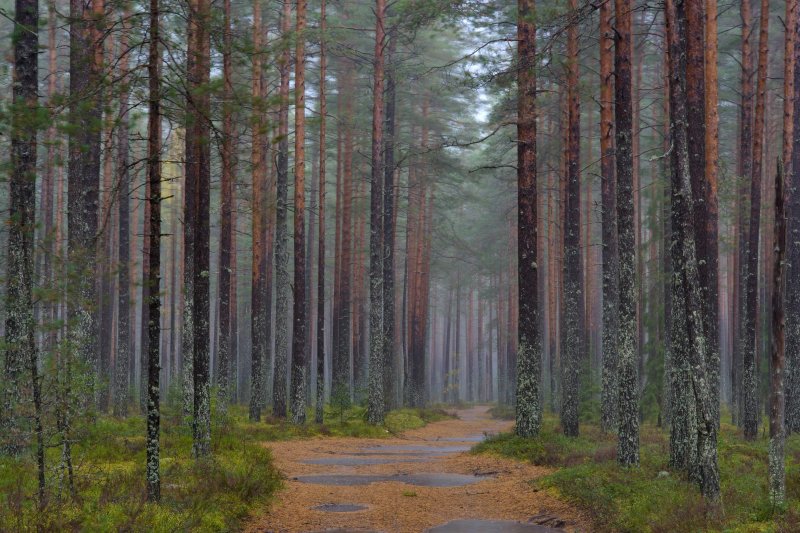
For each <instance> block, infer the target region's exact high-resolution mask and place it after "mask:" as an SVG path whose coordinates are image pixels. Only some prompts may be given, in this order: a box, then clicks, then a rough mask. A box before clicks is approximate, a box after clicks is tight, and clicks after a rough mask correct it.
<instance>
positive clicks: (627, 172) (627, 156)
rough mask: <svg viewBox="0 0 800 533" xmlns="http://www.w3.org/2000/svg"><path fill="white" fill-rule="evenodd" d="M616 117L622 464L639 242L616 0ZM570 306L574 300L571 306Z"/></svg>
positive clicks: (631, 437)
mask: <svg viewBox="0 0 800 533" xmlns="http://www.w3.org/2000/svg"><path fill="white" fill-rule="evenodd" d="M614 9H615V11H616V28H615V30H616V32H615V33H616V41H615V46H614V79H615V85H614V100H615V105H614V111H615V113H614V115H615V125H616V127H615V133H616V144H617V149H616V165H617V169H616V170H617V231H618V235H619V278H618V288H619V311H618V313H619V314H618V321H619V322H618V333H617V352H618V357H619V361H618V365H619V366H618V370H617V372H618V375H619V378H618V379H619V383H618V387H619V407H618V409H619V412H618V416H619V441H618V444H617V462H619V463H620V464H621V465H623V466H632V465H638V464H639V380H638V376H637V364H638V357H637V353H636V352H637V342H636V307H637V302H636V300H637V293H636V245H635V231H636V228H635V224H636V221H635V220H634V213H635V209H634V202H633V199H634V194H633V186H634V183H633V182H634V180H633V105H632V104H633V103H632V98H631V96H632V95H631V93H632V79H631V51H632V46H631V18H632V16H631V15H632V9H633V6H632V4H631V3H630V2H629V1H627V0H615V2H614ZM568 305H569V304H568Z"/></svg>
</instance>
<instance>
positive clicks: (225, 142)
mask: <svg viewBox="0 0 800 533" xmlns="http://www.w3.org/2000/svg"><path fill="white" fill-rule="evenodd" d="M222 24H223V30H222V31H223V34H222V78H223V80H222V100H223V101H222V149H221V154H220V155H221V166H222V169H221V174H222V179H221V183H220V242H219V283H218V287H219V350H218V353H217V393H218V394H217V405H218V409H219V411H220V413H223V414H224V413H225V412H226V411H227V404H228V400H229V396H230V387H231V376H230V370H231V369H230V367H231V262H232V261H234V260H235V259H234V257H233V256H232V255H231V239H232V238H233V229H232V222H233V217H232V215H231V210H232V207H233V206H232V203H231V202H232V199H233V187H234V180H235V179H236V178H235V176H234V174H233V171H234V164H235V163H234V158H235V157H236V150H235V147H234V146H235V145H234V143H235V138H234V137H235V131H234V125H233V106H234V102H233V35H232V32H233V28H232V27H231V0H224V1H223V23H222Z"/></svg>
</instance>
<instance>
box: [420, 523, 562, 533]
mask: <svg viewBox="0 0 800 533" xmlns="http://www.w3.org/2000/svg"><path fill="white" fill-rule="evenodd" d="M559 531H563V530H561V529H553V528H551V527H545V526H539V525H536V524H526V523H524V522H512V521H510V520H453V521H452V522H447V523H446V524H443V525H441V526H436V527H433V528H431V529H428V530H426V532H427V533H555V532H559Z"/></svg>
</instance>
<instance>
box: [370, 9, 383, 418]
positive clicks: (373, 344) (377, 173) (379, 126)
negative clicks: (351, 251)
mask: <svg viewBox="0 0 800 533" xmlns="http://www.w3.org/2000/svg"><path fill="white" fill-rule="evenodd" d="M385 18H386V4H385V2H384V0H375V55H374V59H373V61H374V74H373V76H374V81H373V86H372V176H371V181H370V220H369V227H370V229H369V310H370V311H369V407H368V409H367V419H368V420H369V422H370V423H371V424H381V423H383V415H384V412H385V404H386V398H385V396H384V393H385V391H384V390H383V385H384V379H383V373H384V372H385V371H386V358H385V350H384V345H383V343H384V342H385V339H384V335H383V333H384V329H383V320H384V316H383V311H384V308H383V261H384V249H383V222H384V215H383V207H384V205H383V202H384V197H383V181H384V175H383V111H384V109H383V96H384V95H383V85H384V80H383V76H384V58H383V48H384V45H385V42H384V40H385V38H386V30H385V28H384V21H385Z"/></svg>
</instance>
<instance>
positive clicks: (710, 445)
mask: <svg viewBox="0 0 800 533" xmlns="http://www.w3.org/2000/svg"><path fill="white" fill-rule="evenodd" d="M666 15H667V35H668V43H669V50H670V111H671V113H670V126H671V127H670V129H671V137H672V152H671V154H670V155H671V161H672V173H671V183H672V229H673V242H672V245H671V249H672V264H673V268H674V275H673V278H672V279H673V302H674V304H675V305H673V317H674V318H673V328H674V329H676V328H683V329H684V331H683V332H682V336H681V338H682V339H685V341H682V342H680V343H679V344H676V343H675V336H673V348H674V349H673V360H674V361H675V366H676V367H678V368H681V366H682V365H685V366H686V367H687V368H688V374H689V376H690V377H689V379H688V382H685V383H682V385H683V386H684V387H685V388H686V389H687V390H686V391H685V392H684V391H681V392H682V394H681V395H679V396H690V397H692V398H693V401H691V402H690V403H691V406H687V408H686V412H685V413H682V414H684V416H685V415H686V414H690V415H691V416H692V417H693V418H694V419H695V420H696V424H695V426H694V428H693V434H690V435H687V436H686V438H685V439H684V440H682V441H681V443H680V444H681V445H682V446H689V447H693V449H691V450H690V451H689V452H688V454H687V455H691V457H690V458H689V460H688V461H687V462H686V464H687V465H692V464H696V465H698V475H697V477H696V481H697V482H698V484H699V485H700V490H701V492H702V494H703V495H704V496H705V497H706V498H707V499H708V500H710V501H711V502H716V501H718V500H719V495H720V486H719V471H718V467H717V449H716V431H717V429H716V423H715V422H714V413H713V408H712V399H711V394H710V392H709V386H708V375H707V372H706V364H707V363H706V361H707V360H706V349H707V345H706V341H705V330H704V325H703V323H702V318H701V306H702V289H701V285H700V279H699V273H698V268H697V252H696V240H695V231H694V229H695V227H696V226H695V220H694V209H693V206H694V204H693V201H692V191H691V177H690V171H689V165H690V161H689V146H688V132H687V129H688V128H687V125H688V105H687V100H688V98H687V94H686V70H687V69H686V62H687V49H688V45H687V31H686V30H687V22H686V18H687V15H686V2H685V1H684V0H678V1H677V2H673V1H672V0H668V2H667V6H666ZM678 414H679V413H673V424H674V423H675V419H676V418H677V416H678ZM671 438H672V437H671ZM681 466H682V465H681Z"/></svg>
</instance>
